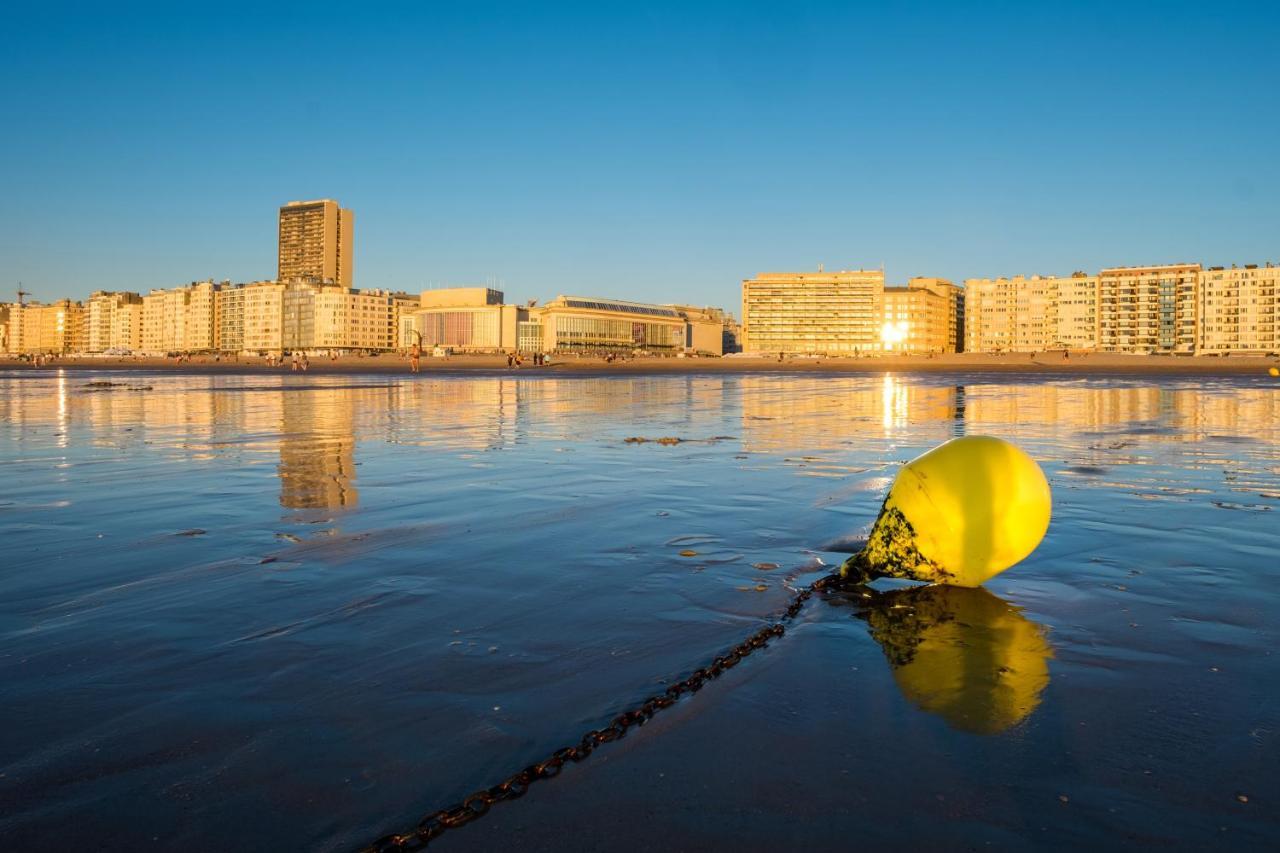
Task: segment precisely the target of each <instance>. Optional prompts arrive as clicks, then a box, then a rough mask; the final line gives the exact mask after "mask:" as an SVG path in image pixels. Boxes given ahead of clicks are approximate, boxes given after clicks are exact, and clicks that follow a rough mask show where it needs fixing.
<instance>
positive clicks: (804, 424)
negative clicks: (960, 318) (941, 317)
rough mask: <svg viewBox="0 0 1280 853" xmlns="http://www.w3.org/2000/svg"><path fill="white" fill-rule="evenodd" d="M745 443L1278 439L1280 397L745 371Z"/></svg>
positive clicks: (1264, 391) (788, 448) (1234, 391)
mask: <svg viewBox="0 0 1280 853" xmlns="http://www.w3.org/2000/svg"><path fill="white" fill-rule="evenodd" d="M737 381H738V382H740V387H741V394H742V439H743V444H744V447H745V448H746V449H748V450H756V451H783V452H795V451H797V450H799V449H820V448H823V447H827V448H831V447H836V446H840V445H844V444H847V443H848V442H849V441H850V440H851V439H858V440H868V439H890V440H895V439H898V438H901V437H903V436H906V435H908V434H909V435H910V437H911V439H912V440H913V441H915V442H916V443H922V444H923V443H929V442H938V443H940V442H942V441H945V440H946V439H948V438H952V437H955V436H959V435H965V434H984V433H986V434H991V433H994V434H1002V433H1008V432H1010V431H1011V430H1018V431H1020V432H1022V431H1026V432H1028V433H1030V432H1033V431H1035V432H1041V433H1049V432H1059V433H1061V432H1063V431H1065V430H1071V431H1078V432H1081V433H1094V432H1096V433H1100V434H1101V433H1109V432H1117V433H1125V432H1132V431H1135V430H1136V431H1137V432H1140V433H1141V434H1142V435H1143V438H1144V441H1150V442H1155V443H1169V442H1197V441H1201V440H1203V439H1205V438H1207V437H1211V436H1224V435H1225V436H1255V437H1260V438H1261V437H1267V438H1273V439H1280V394H1277V393H1276V392H1275V390H1274V389H1271V388H1266V387H1241V386H1230V385H1225V386H1220V387H1213V386H1212V385H1208V386H1207V387H1206V386H1201V387H1166V386H1158V385H1134V384H1124V385H1119V386H1116V385H1103V384H1101V383H1102V382H1106V381H1107V380H1106V379H1105V378H1101V379H1099V380H1089V381H1088V382H1087V383H1086V382H1085V381H1074V382H1046V381H1037V382H1034V383H1028V384H1020V383H1018V382H1017V381H1015V380H1010V381H1007V382H990V383H984V384H974V383H966V384H965V385H955V386H945V385H934V384H928V383H929V381H930V380H929V379H924V380H921V379H919V378H911V377H903V376H898V375H885V376H883V377H876V378H874V379H863V378H856V379H845V378H836V377H823V378H817V379H810V378H807V377H804V378H801V377H775V376H743V377H741V378H739V379H738V380H737Z"/></svg>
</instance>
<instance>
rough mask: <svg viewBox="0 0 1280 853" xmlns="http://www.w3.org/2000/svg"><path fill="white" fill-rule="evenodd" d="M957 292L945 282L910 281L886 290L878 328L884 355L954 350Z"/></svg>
mask: <svg viewBox="0 0 1280 853" xmlns="http://www.w3.org/2000/svg"><path fill="white" fill-rule="evenodd" d="M961 302H962V299H961V295H960V289H959V288H958V287H956V286H955V285H954V284H952V283H951V282H949V281H947V280H946V279H941V278H913V279H911V280H910V281H909V282H907V286H906V287H886V288H885V289H884V300H883V308H882V319H881V325H880V343H881V348H882V349H883V350H885V351H886V352H902V353H943V352H955V351H956V349H957V347H958V344H959V342H958V339H957V336H958V333H959V324H958V322H959V318H958V312H959V305H960V304H961Z"/></svg>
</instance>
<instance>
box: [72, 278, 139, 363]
mask: <svg viewBox="0 0 1280 853" xmlns="http://www.w3.org/2000/svg"><path fill="white" fill-rule="evenodd" d="M141 348H142V297H141V296H139V295H138V294H136V293H128V292H110V291H103V290H98V291H94V293H93V294H91V295H90V296H89V301H88V302H87V303H86V305H85V352H105V351H106V350H109V349H115V350H129V351H131V352H132V351H134V350H137V349H141Z"/></svg>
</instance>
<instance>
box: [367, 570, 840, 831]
mask: <svg viewBox="0 0 1280 853" xmlns="http://www.w3.org/2000/svg"><path fill="white" fill-rule="evenodd" d="M837 580H839V575H828V576H826V577H824V578H819V579H818V580H816V581H814V582H813V583H812V584H810V585H809V586H808V587H806V588H804V589H801V590H798V591H797V592H796V594H795V595H794V596H792V598H791V603H790V604H788V605H787V608H786V609H785V610H784V611H782V615H781V616H779V617H777V621H775V622H773V623H772V624H770V625H766V626H765V627H763V628H761V629H760V630H759V631H756V632H755V633H754V634H752V635H751V636H750V637H747V638H746V639H745V640H743V641H742V642H741V643H738V645H736V646H734V647H733V648H732V649H729V651H727V652H724V653H723V654H720V655H717V656H716V657H715V658H714V659H713V660H712V661H711V663H710V664H708V665H707V666H704V667H701V668H699V669H695V670H694V671H693V672H691V673H690V674H689V676H688V677H687V678H684V679H682V680H680V681H677V682H675V683H674V684H672V685H671V686H669V687H668V688H667V689H666V690H664V691H663V692H662V693H656V694H654V695H653V696H650V697H649V698H648V699H645V700H644V701H643V702H641V703H640V704H639V705H638V706H636V707H635V708H633V709H631V710H630V711H624V712H622V713H621V714H619V715H618V716H616V717H614V718H613V721H612V722H610V723H609V725H607V726H605V727H604V728H602V729H592V730H591V731H589V732H587V733H586V734H584V735H583V736H582V739H581V740H580V741H578V743H576V744H574V745H573V746H565V747H561V748H560V749H557V750H556V751H555V752H553V753H551V755H550V756H549V757H547V758H546V759H544V760H542V761H540V762H538V763H537V764H530V765H529V766H528V767H526V768H524V769H523V770H521V771H520V772H519V773H516V774H515V775H513V776H511V777H509V778H508V779H506V780H504V781H502V782H499V783H498V784H496V785H493V786H492V787H489V788H485V789H483V790H480V791H476V792H475V793H474V794H471V795H470V796H468V797H467V798H465V799H464V800H463V801H462V802H461V803H458V804H457V805H456V806H452V807H450V808H447V809H440V810H439V811H436V812H431V813H430V814H428V815H427V816H425V817H424V818H422V820H420V821H418V825H417V826H416V827H414V828H413V829H412V830H410V831H408V832H402V833H393V834H391V835H384V836H383V837H382V838H379V839H378V840H377V841H375V842H373V843H372V844H371V845H369V846H368V847H366V848H364V850H363V851H361V853H392V851H408V850H422V849H425V848H426V846H427V845H428V844H430V843H431V842H432V841H433V840H434V839H436V838H439V837H440V836H441V835H443V834H444V833H445V832H446V831H448V830H450V829H455V828H457V827H459V826H466V825H467V824H468V823H471V821H473V820H476V819H477V818H481V817H484V816H485V815H486V814H487V813H488V812H489V809H490V808H491V807H492V806H493V805H494V804H496V803H500V802H503V801H505V800H514V799H517V798H519V797H523V796H524V794H525V792H526V791H528V790H529V786H530V785H532V784H533V783H534V782H537V781H538V780H540V779H551V778H553V777H555V776H558V775H560V771H561V770H562V769H563V768H564V765H565V763H566V762H570V761H572V762H573V763H575V764H576V763H578V762H580V761H584V760H585V759H586V758H587V757H588V756H590V755H591V753H592V752H594V751H595V750H596V748H597V747H599V746H602V745H603V744H606V743H610V742H612V741H615V740H618V739H619V738H622V737H625V736H626V734H627V730H628V729H630V728H631V727H632V726H642V725H644V724H645V723H647V722H648V721H649V720H650V719H652V718H653V717H654V715H656V714H657V713H658V712H659V711H662V710H664V709H666V708H670V707H671V706H672V705H674V704H675V703H676V702H678V701H679V700H680V697H681V696H683V695H685V694H693V693H697V692H698V691H699V690H701V689H702V688H703V686H704V685H706V683H707V682H709V681H712V680H714V679H716V678H719V677H720V676H721V675H722V674H723V673H724V672H726V671H728V670H730V669H732V668H733V667H735V666H737V665H738V662H739V661H741V660H742V659H743V658H745V657H746V656H747V655H749V654H751V653H752V652H754V651H756V650H757V649H763V648H764V647H765V646H766V645H768V643H769V641H770V640H772V639H774V638H776V637H781V636H782V635H783V634H784V633H786V630H787V628H786V624H785V623H787V622H790V621H791V620H793V619H795V618H796V616H798V615H799V614H800V611H801V610H802V609H804V605H805V602H806V601H808V600H809V598H810V596H812V595H813V593H814V592H816V591H818V590H821V589H824V588H826V587H828V586H831V585H832V584H834V583H836V581H837Z"/></svg>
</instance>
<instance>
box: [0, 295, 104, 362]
mask: <svg viewBox="0 0 1280 853" xmlns="http://www.w3.org/2000/svg"><path fill="white" fill-rule="evenodd" d="M8 315H9V321H8V329H7V332H6V334H5V338H6V343H5V346H6V347H7V348H8V351H9V352H12V353H54V354H65V353H74V352H84V349H85V343H86V339H85V334H86V329H85V312H84V306H83V305H81V304H80V303H79V302H73V301H72V300H70V299H59V300H58V301H57V302H53V303H50V304H48V305H45V304H43V303H40V302H26V303H16V302H15V303H11V304H10V305H9V312H8Z"/></svg>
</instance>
